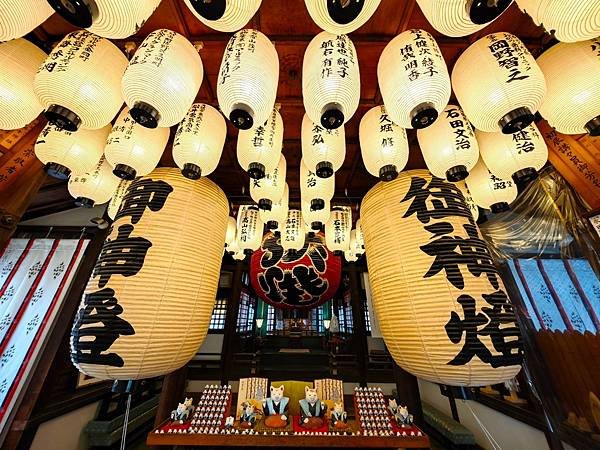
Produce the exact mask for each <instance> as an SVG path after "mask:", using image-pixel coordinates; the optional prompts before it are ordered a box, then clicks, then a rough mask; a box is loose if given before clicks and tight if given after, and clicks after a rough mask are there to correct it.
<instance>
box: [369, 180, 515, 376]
mask: <svg viewBox="0 0 600 450" xmlns="http://www.w3.org/2000/svg"><path fill="white" fill-rule="evenodd" d="M361 226H362V229H363V232H364V236H365V247H366V251H367V252H366V254H367V264H368V269H369V281H370V284H371V291H372V297H373V306H374V309H375V313H376V314H377V319H378V321H379V325H380V328H381V332H382V334H383V338H384V340H385V344H386V347H387V348H388V349H389V351H390V353H391V355H392V357H393V358H394V360H395V361H396V363H397V364H398V365H399V366H400V367H402V368H403V369H405V370H406V371H408V372H410V373H412V374H413V375H415V376H417V377H419V378H423V379H425V380H428V381H432V382H434V383H440V384H448V385H452V386H486V385H489V384H495V383H501V382H503V381H506V380H509V379H511V378H512V377H514V376H515V375H516V374H517V373H518V372H519V370H520V365H521V361H522V352H523V350H522V342H521V337H520V333H519V329H518V326H517V323H516V320H515V314H514V310H513V307H512V305H511V303H510V300H509V298H508V296H507V295H506V290H505V288H504V285H503V283H502V280H501V278H500V275H499V274H498V271H497V269H496V268H495V266H494V261H493V259H492V257H491V255H490V252H489V249H488V248H487V244H486V243H485V241H484V240H483V238H482V237H481V234H480V233H479V229H478V228H477V225H475V223H474V221H473V218H472V216H471V213H470V211H469V209H468V207H467V206H466V204H465V202H464V198H463V196H462V194H461V192H460V190H459V189H458V188H457V187H455V186H454V185H453V184H451V183H448V182H447V181H445V180H443V179H441V178H435V177H432V176H431V174H430V173H429V172H428V171H426V170H412V171H408V172H402V173H401V174H400V176H399V177H398V178H397V179H396V180H394V181H391V182H389V183H378V184H377V185H376V186H375V187H373V188H372V189H371V190H370V191H369V192H368V193H367V195H366V196H365V198H364V199H363V202H362V204H361ZM400 237H401V238H400Z"/></svg>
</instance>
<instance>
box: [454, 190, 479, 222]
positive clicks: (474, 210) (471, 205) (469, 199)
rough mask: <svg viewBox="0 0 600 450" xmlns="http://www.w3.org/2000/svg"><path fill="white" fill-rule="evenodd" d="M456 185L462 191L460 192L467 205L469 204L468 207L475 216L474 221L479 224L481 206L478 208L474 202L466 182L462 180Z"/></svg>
mask: <svg viewBox="0 0 600 450" xmlns="http://www.w3.org/2000/svg"><path fill="white" fill-rule="evenodd" d="M454 185H455V186H456V187H457V188H459V189H460V192H462V195H463V197H464V198H465V203H466V204H467V206H468V207H469V211H471V214H472V215H473V220H474V221H475V222H477V219H479V206H477V204H476V203H475V200H473V196H472V195H471V191H469V188H468V187H467V183H465V180H462V181H459V182H457V183H454Z"/></svg>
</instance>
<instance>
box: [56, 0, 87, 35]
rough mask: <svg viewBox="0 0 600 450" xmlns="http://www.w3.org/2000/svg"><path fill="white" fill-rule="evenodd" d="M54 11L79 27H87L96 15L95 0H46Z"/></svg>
mask: <svg viewBox="0 0 600 450" xmlns="http://www.w3.org/2000/svg"><path fill="white" fill-rule="evenodd" d="M48 3H49V4H50V6H51V7H52V9H54V11H56V13H57V14H58V15H59V16H61V17H62V18H63V19H65V20H66V21H67V22H69V23H71V24H72V25H75V26H76V27H79V28H89V27H91V26H92V23H94V20H96V18H97V17H98V5H96V2H95V0H48Z"/></svg>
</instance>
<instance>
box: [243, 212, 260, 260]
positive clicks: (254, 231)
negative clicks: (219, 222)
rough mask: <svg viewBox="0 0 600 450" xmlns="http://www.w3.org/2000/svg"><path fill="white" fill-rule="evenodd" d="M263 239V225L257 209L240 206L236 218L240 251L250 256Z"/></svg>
mask: <svg viewBox="0 0 600 450" xmlns="http://www.w3.org/2000/svg"><path fill="white" fill-rule="evenodd" d="M262 237H263V223H262V220H260V215H259V212H258V207H256V206H254V205H241V206H240V209H239V210H238V216H237V243H238V245H239V248H240V250H242V251H243V252H244V253H245V254H250V253H252V252H253V251H254V250H256V249H258V247H260V243H261V241H262Z"/></svg>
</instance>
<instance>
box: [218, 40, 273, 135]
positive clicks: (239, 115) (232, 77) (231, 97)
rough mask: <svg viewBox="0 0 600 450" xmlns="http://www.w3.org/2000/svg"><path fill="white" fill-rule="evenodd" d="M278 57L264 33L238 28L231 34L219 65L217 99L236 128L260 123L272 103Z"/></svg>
mask: <svg viewBox="0 0 600 450" xmlns="http://www.w3.org/2000/svg"><path fill="white" fill-rule="evenodd" d="M278 84H279V57H278V56H277V51H276V50H275V46H274V45H273V43H272V42H271V41H270V40H269V38H268V37H267V36H265V35H264V34H263V33H261V32H260V31H257V30H246V29H244V30H240V31H238V32H237V33H235V34H234V35H233V36H231V39H229V42H228V43H227V47H225V53H223V59H222V60H221V67H220V69H219V77H218V80H217V99H218V100H219V107H220V108H221V111H223V114H224V115H225V116H226V117H228V118H229V120H231V123H233V125H234V126H235V127H236V128H239V129H240V130H248V129H250V128H252V127H253V126H256V125H257V124H258V125H260V124H262V123H264V122H265V121H266V120H267V119H268V117H269V115H270V114H271V112H272V111H273V107H274V105H275V96H276V94H277V85H278Z"/></svg>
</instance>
